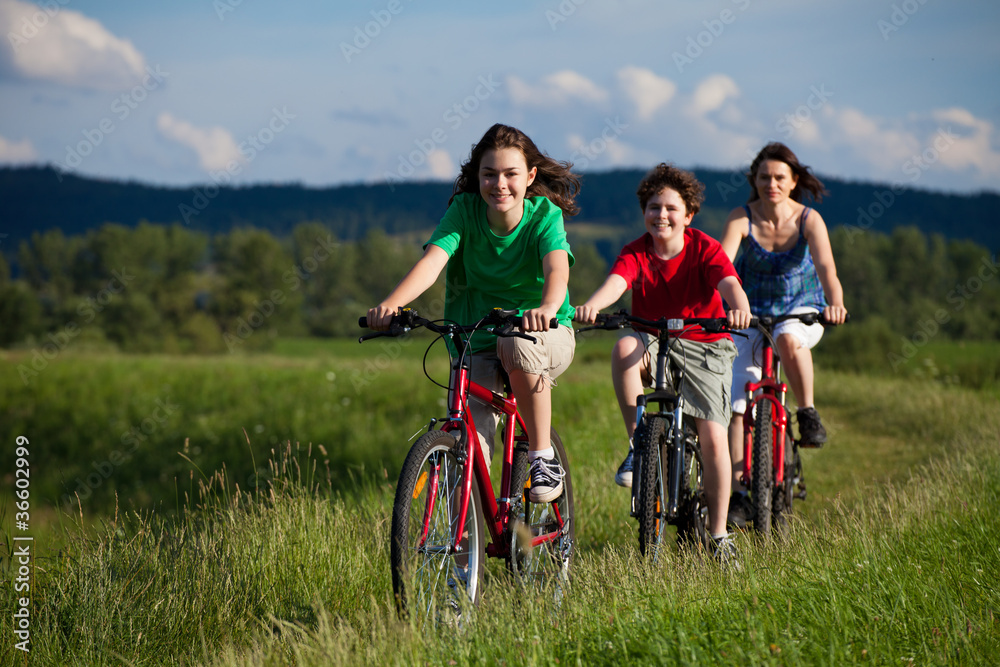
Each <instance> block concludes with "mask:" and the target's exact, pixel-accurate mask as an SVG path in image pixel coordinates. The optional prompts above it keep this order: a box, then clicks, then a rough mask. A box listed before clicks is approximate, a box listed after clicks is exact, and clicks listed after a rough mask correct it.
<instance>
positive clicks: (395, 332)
mask: <svg viewBox="0 0 1000 667" xmlns="http://www.w3.org/2000/svg"><path fill="white" fill-rule="evenodd" d="M520 321H521V313H520V312H518V311H517V310H503V309H502V308H494V309H493V310H491V311H490V312H489V314H487V315H486V317H484V318H483V319H482V320H480V321H479V322H477V323H476V324H456V323H453V322H448V323H445V324H438V323H436V322H434V321H433V320H428V319H427V318H424V317H420V315H418V314H417V311H415V310H413V309H412V308H400V309H399V312H398V313H396V314H394V315H393V316H392V320H391V321H390V324H389V330H388V331H377V332H375V333H371V334H365V335H364V336H361V337H360V338H359V339H358V342H359V343H363V342H365V341H366V340H371V339H372V338H379V337H382V336H401V335H403V334H404V333H406V332H407V331H409V330H410V329H416V328H418V327H424V328H425V329H430V330H431V331H433V332H434V333H437V334H441V335H453V334H469V333H474V332H475V331H479V330H480V329H485V328H487V327H493V329H492V333H493V334H494V335H496V336H499V337H501V338H524V339H525V340H530V341H531V342H532V343H535V342H537V341H536V339H535V338H534V337H533V336H529V335H528V334H526V333H523V332H521V331H515V330H514V328H515V327H517V326H518V325H519V324H520ZM358 326H359V327H361V328H362V329H367V328H368V318H367V317H359V318H358ZM558 326H559V320H557V319H556V318H554V317H553V318H552V319H551V320H550V321H549V327H550V328H552V329H555V328H557V327H558Z"/></svg>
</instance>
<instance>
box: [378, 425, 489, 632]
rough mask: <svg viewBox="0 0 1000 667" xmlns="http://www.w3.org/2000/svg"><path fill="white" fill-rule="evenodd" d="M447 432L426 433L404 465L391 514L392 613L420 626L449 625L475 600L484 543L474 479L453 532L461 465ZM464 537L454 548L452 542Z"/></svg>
mask: <svg viewBox="0 0 1000 667" xmlns="http://www.w3.org/2000/svg"><path fill="white" fill-rule="evenodd" d="M460 449H462V447H461V445H460V443H459V442H458V440H457V439H456V438H455V436H454V435H452V434H451V433H446V432H444V431H430V432H429V433H425V434H424V435H423V436H421V437H420V438H419V439H418V440H417V441H416V442H415V443H414V444H413V447H412V448H411V449H410V453H409V454H408V455H407V457H406V461H405V462H404V463H403V469H402V471H401V472H400V475H399V483H398V484H397V486H396V498H395V501H394V502H393V507H392V538H391V542H390V548H389V552H390V560H391V564H392V587H393V592H394V593H395V597H396V607H397V610H398V611H399V614H400V616H401V617H403V618H413V617H416V618H417V619H418V620H419V621H420V624H421V625H427V624H430V625H434V624H437V623H439V622H454V621H457V620H459V619H460V618H461V616H462V615H463V614H464V613H466V612H467V611H468V610H469V609H471V607H472V606H474V605H475V604H476V602H477V601H478V599H479V589H480V584H481V581H482V572H483V559H484V557H485V553H484V549H485V536H484V524H483V518H482V513H481V511H480V507H479V494H478V492H477V491H478V489H477V486H476V481H475V478H473V483H472V493H471V494H470V497H469V505H468V510H467V512H466V517H465V523H464V525H463V526H462V529H461V531H460V532H459V531H458V523H459V513H460V509H461V502H462V478H463V476H464V472H465V469H464V466H463V465H462V464H461V463H460V462H459V458H458V456H457V455H458V454H459V453H460V451H459V450H460ZM456 535H461V540H460V541H459V546H458V549H456V548H455V536H456Z"/></svg>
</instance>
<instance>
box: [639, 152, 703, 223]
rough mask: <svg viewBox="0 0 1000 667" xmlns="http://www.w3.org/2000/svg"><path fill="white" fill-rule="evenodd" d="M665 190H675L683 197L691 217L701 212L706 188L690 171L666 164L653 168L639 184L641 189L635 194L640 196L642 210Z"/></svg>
mask: <svg viewBox="0 0 1000 667" xmlns="http://www.w3.org/2000/svg"><path fill="white" fill-rule="evenodd" d="M665 188H670V189H671V190H675V191H676V192H677V194H679V195H680V196H681V199H683V200H684V205H685V206H686V207H687V212H688V213H690V214H691V215H694V214H695V213H697V212H698V211H699V210H701V203H702V202H703V201H705V186H704V185H702V183H701V181H699V180H698V179H697V178H696V177H695V175H694V174H692V173H691V172H690V171H685V170H684V169H679V168H678V167H675V166H673V165H672V164H667V163H666V162H661V163H660V164H658V165H656V166H655V167H653V169H651V170H650V171H649V173H648V174H646V176H645V177H643V179H642V181H640V182H639V189H638V190H636V192H635V193H636V194H637V195H639V206H640V207H641V208H642V210H643V211H645V210H646V204H647V203H648V202H649V200H650V199H652V198H653V196H654V195H657V194H659V193H660V192H662V191H663V190H664V189H665Z"/></svg>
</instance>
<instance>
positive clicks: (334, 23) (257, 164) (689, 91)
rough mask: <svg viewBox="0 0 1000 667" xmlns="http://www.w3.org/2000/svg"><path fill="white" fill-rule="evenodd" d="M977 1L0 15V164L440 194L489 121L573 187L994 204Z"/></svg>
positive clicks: (218, 7) (378, 2)
mask: <svg viewBox="0 0 1000 667" xmlns="http://www.w3.org/2000/svg"><path fill="white" fill-rule="evenodd" d="M998 28H1000V3H997V2H995V1H993V0H979V1H973V0H951V1H949V2H945V1H944V0H891V1H890V0H837V2H830V1H829V0H826V1H809V0H797V1H793V0H772V1H765V0H710V1H694V0H691V1H674V2H663V1H662V0H660V1H654V0H614V1H612V0H605V1H601V0H548V1H544V0H543V1H541V2H527V1H517V0H514V1H510V2H505V3H471V2H470V3H460V2H440V1H434V0H372V1H364V2H362V1H357V2H336V3H334V2H318V1H313V2H295V1H289V2H284V3H277V2H263V1H262V0H175V1H174V2H169V3H167V2H107V1H100V0H45V1H44V2H41V1H39V2H35V3H30V2H27V0H0V34H2V35H4V36H5V38H4V39H3V40H2V41H0V164H39V163H48V164H53V165H55V166H57V167H59V168H61V169H66V170H70V171H74V172H78V173H81V174H85V175H91V176H99V177H106V178H114V179H132V180H139V181H143V182H148V183H154V184H164V185H181V184H192V183H208V182H212V181H216V182H219V183H236V184H247V183H259V182H300V183H304V184H307V185H313V186H327V185H333V184H341V183H357V182H370V183H374V182H385V181H400V180H407V179H429V178H433V179H442V180H452V179H454V177H455V175H456V174H457V169H458V166H459V165H460V164H461V162H462V161H463V160H464V159H465V158H466V157H467V156H468V152H469V148H470V146H471V145H472V144H473V143H474V142H475V141H476V140H477V139H478V138H479V137H480V136H481V135H482V133H483V132H484V131H485V130H486V129H487V128H488V127H489V126H490V125H491V124H493V123H494V122H505V123H508V124H512V125H515V126H517V127H520V128H521V129H523V130H524V131H526V132H527V133H528V134H529V135H530V136H531V137H532V138H533V139H534V140H535V142H536V143H537V144H538V145H539V146H540V147H541V148H542V149H543V150H544V151H545V152H547V153H549V154H550V155H552V156H553V157H556V158H558V159H561V160H570V161H572V162H574V163H575V164H576V165H577V168H578V169H579V170H582V171H584V172H586V171H594V170H606V169H611V168H614V167H642V168H646V167H650V166H652V165H653V164H655V163H657V162H660V161H670V162H674V163H676V164H678V165H681V166H685V167H694V166H706V167H716V168H722V169H734V170H735V169H739V168H745V166H746V165H747V164H748V163H749V161H750V159H751V158H752V155H753V154H754V153H755V152H756V151H757V150H759V149H760V147H761V146H763V144H764V143H766V142H767V141H769V140H780V141H784V142H785V143H787V144H788V145H789V146H790V147H791V148H792V149H793V150H794V151H796V153H798V155H799V156H800V158H801V159H802V160H803V162H805V163H806V164H809V165H811V166H812V167H813V169H814V170H815V171H816V172H818V173H819V174H821V175H830V176H836V177H840V178H846V179H851V180H859V181H876V182H881V183H901V184H904V185H910V186H913V187H918V188H927V189H933V190H943V191H957V192H969V191H978V190H983V189H989V190H993V191H998V190H1000V135H998V127H1000V40H997V38H996V36H997V34H998Z"/></svg>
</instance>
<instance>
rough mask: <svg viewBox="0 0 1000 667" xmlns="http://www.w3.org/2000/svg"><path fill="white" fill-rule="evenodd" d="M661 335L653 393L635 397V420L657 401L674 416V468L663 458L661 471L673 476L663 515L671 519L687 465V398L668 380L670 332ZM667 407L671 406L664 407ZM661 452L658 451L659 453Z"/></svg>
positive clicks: (669, 477) (635, 488)
mask: <svg viewBox="0 0 1000 667" xmlns="http://www.w3.org/2000/svg"><path fill="white" fill-rule="evenodd" d="M658 339H659V349H658V351H657V355H656V379H655V381H654V384H653V387H654V388H653V391H652V392H650V393H648V394H647V393H645V392H643V393H642V394H640V395H639V396H637V397H636V417H635V423H636V426H637V427H638V425H639V424H641V423H642V418H643V416H644V415H645V413H646V405H647V404H648V403H649V402H651V401H652V402H656V403H659V405H660V414H664V415H665V414H668V413H669V414H671V415H672V416H673V423H674V424H675V425H676V427H675V428H674V431H673V433H674V437H673V442H672V443H671V446H672V447H673V450H674V454H675V456H674V457H673V462H674V466H673V468H674V469H673V470H670V471H666V470H662V467H663V462H662V461H661V462H660V466H661V471H662V472H661V475H662V478H663V479H667V480H670V489H669V492H668V494H667V507H666V513H665V516H664V517H663V518H664V520H666V521H670V520H673V519H674V518H676V517H677V509H678V507H679V505H680V501H679V499H680V483H681V475H682V474H683V466H684V446H685V444H684V430H683V428H681V427H680V424H681V419H682V418H683V408H684V399H683V398H682V397H681V395H680V394H678V393H677V392H676V391H675V390H674V388H673V386H672V385H671V384H670V383H669V382H668V381H667V375H668V364H669V352H668V350H669V347H670V334H669V332H668V331H667V330H665V329H664V330H661V331H660V332H659V334H658ZM680 372H681V371H680V369H678V377H677V378H676V382H677V383H678V385H679V384H680V382H681V380H682V378H681V376H680ZM664 408H668V409H664ZM658 454H659V452H657V455H658ZM637 492H638V485H637V484H633V485H632V507H633V511H634V509H635V503H636V497H635V494H636V493H637Z"/></svg>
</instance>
